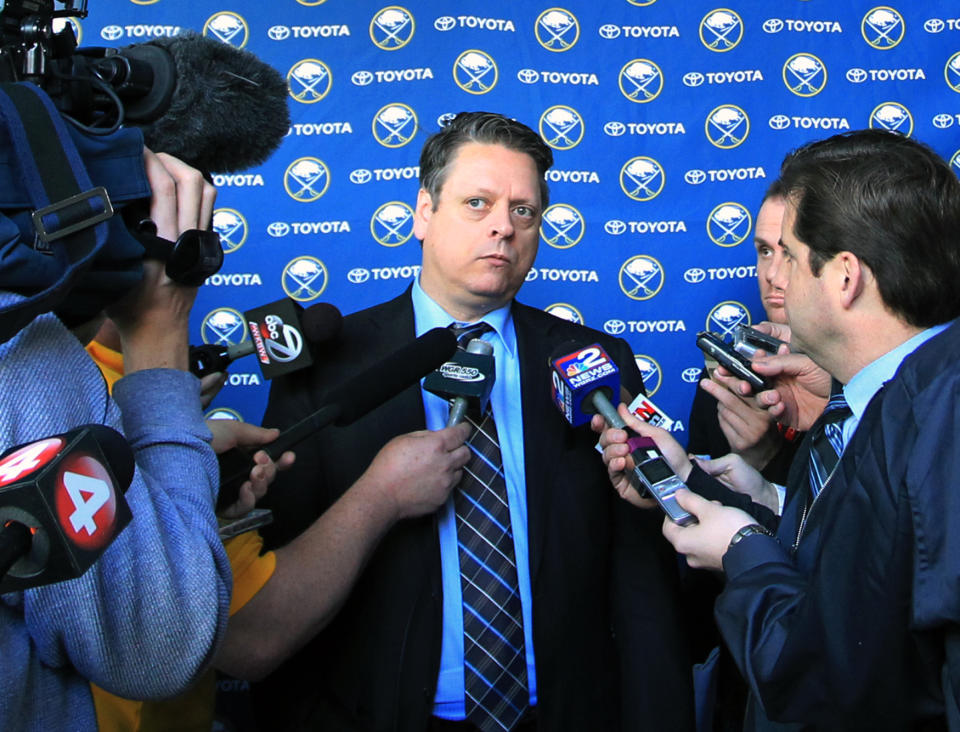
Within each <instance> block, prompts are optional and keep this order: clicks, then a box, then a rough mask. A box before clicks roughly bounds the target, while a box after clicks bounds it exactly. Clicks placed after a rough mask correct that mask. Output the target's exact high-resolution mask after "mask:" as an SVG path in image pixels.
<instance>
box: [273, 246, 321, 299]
mask: <svg viewBox="0 0 960 732" xmlns="http://www.w3.org/2000/svg"><path fill="white" fill-rule="evenodd" d="M327 279H328V277H327V266H326V265H325V264H324V263H323V262H321V261H320V260H319V259H317V258H316V257H308V256H303V257H297V258H296V259H292V260H290V262H288V263H287V266H286V267H284V268H283V274H282V275H281V283H282V285H283V291H284V292H285V293H287V295H288V296H289V297H292V298H293V299H294V300H297V301H298V302H306V301H307V300H313V299H314V298H315V297H317V296H319V295H320V293H322V292H323V291H324V290H325V289H327Z"/></svg>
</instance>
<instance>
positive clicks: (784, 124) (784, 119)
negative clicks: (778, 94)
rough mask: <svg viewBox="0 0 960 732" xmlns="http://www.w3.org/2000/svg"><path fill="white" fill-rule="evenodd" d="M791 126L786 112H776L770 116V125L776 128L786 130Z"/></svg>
mask: <svg viewBox="0 0 960 732" xmlns="http://www.w3.org/2000/svg"><path fill="white" fill-rule="evenodd" d="M789 126H790V118H789V117H788V116H787V115H785V114H775V115H773V116H772V117H771V118H770V127H771V128H772V129H774V130H785V129H787V128H788V127H789Z"/></svg>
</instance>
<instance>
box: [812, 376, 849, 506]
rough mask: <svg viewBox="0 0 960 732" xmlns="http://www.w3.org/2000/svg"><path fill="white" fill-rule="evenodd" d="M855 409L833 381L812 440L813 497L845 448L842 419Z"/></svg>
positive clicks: (818, 491) (818, 492) (838, 385)
mask: <svg viewBox="0 0 960 732" xmlns="http://www.w3.org/2000/svg"><path fill="white" fill-rule="evenodd" d="M851 414H853V412H851V411H850V407H849V406H848V405H847V400H846V399H844V398H843V390H842V388H841V387H840V384H839V383H836V382H835V383H834V388H833V389H832V390H831V394H830V401H828V402H827V407H826V409H824V410H823V414H822V415H820V420H819V423H818V425H817V427H816V428H815V430H814V434H813V436H812V438H811V441H810V463H809V469H810V499H811V500H814V499H816V497H817V496H818V495H819V494H820V491H822V490H823V486H824V484H825V483H826V482H827V480H828V479H829V477H830V475H831V474H832V473H833V471H834V469H835V468H836V467H837V463H838V462H839V461H840V453H842V452H843V422H844V421H845V420H846V419H847V418H848V417H849V416H850V415H851Z"/></svg>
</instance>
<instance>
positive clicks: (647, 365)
mask: <svg viewBox="0 0 960 732" xmlns="http://www.w3.org/2000/svg"><path fill="white" fill-rule="evenodd" d="M633 360H634V361H635V362H636V364H637V368H638V369H639V370H640V376H642V377H643V388H644V389H646V390H647V396H653V395H654V394H656V393H657V390H658V389H659V388H660V384H662V383H663V370H662V369H661V368H660V364H658V363H657V362H656V361H655V360H653V359H652V358H650V357H649V356H645V355H643V354H642V353H635V354H633Z"/></svg>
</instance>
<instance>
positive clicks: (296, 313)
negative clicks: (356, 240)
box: [190, 298, 343, 379]
mask: <svg viewBox="0 0 960 732" xmlns="http://www.w3.org/2000/svg"><path fill="white" fill-rule="evenodd" d="M243 319H244V321H246V330H247V333H248V334H249V335H250V338H249V339H248V340H244V341H241V342H240V343H234V344H231V345H228V346H218V345H214V344H210V343H208V344H204V345H202V346H190V372H191V373H192V374H193V375H194V376H196V377H197V378H203V377H204V376H207V375H208V374H212V373H216V372H217V371H226V370H227V367H228V366H229V365H230V364H231V363H233V362H234V361H236V360H237V359H238V358H243V357H244V356H249V355H250V354H252V353H256V354H257V363H258V364H259V365H260V370H261V371H262V372H263V377H264V378H265V379H272V378H273V377H274V376H282V375H283V374H287V373H290V372H291V371H297V370H299V369H302V368H305V367H307V366H309V365H311V364H312V363H313V358H312V356H311V354H310V349H309V347H305V343H310V344H320V343H326V342H327V341H331V340H333V339H334V338H336V337H337V335H339V333H340V328H341V326H342V325H343V316H342V315H341V314H340V311H339V310H338V309H337V308H336V306H334V305H331V304H330V303H325V302H320V303H316V304H315V305H311V306H310V307H308V308H307V309H306V310H303V308H302V307H301V306H300V305H299V304H298V303H295V302H294V301H293V300H290V299H289V298H283V299H281V300H277V301H276V302H272V303H269V304H267V305H262V306H260V307H258V308H254V309H253V310H248V311H246V312H245V313H244V314H243Z"/></svg>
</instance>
